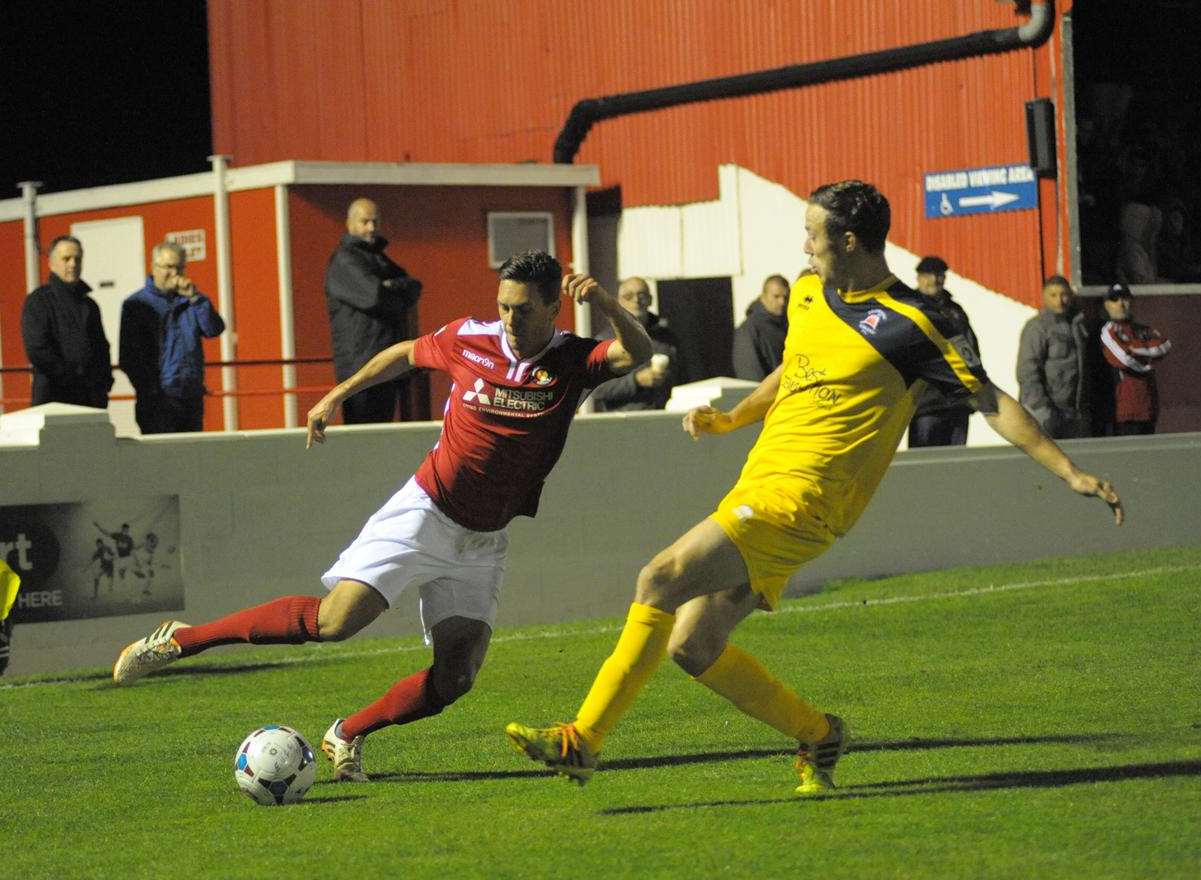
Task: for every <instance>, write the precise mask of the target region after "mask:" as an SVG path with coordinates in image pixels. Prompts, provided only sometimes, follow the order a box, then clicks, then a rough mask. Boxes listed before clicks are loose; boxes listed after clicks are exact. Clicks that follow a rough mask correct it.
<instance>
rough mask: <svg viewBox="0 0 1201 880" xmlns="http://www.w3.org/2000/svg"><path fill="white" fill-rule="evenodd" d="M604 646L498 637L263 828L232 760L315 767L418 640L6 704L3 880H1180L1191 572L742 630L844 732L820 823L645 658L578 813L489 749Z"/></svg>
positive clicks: (834, 591)
mask: <svg viewBox="0 0 1201 880" xmlns="http://www.w3.org/2000/svg"><path fill="white" fill-rule="evenodd" d="M508 589H511V590H520V589H521V585H520V584H510V585H509V587H508ZM616 632H617V622H616V621H611V620H610V621H597V622H582V623H577V624H567V625H562V626H557V627H553V628H539V629H526V630H520V631H500V632H498V633H497V637H496V639H495V642H494V644H493V647H492V650H491V653H490V656H489V660H488V663H487V665H486V666H485V668H484V670H483V672H482V673H481V675H480V677H479V680H478V681H477V684H476V689H475V690H474V691H473V692H472V693H471V694H470V695H469V696H467V697H466V698H465V699H464V700H462V701H461V702H460V703H459V704H458V705H455V706H453V707H451V708H449V709H448V710H446V711H445V712H444V713H443V714H442V715H440V716H438V717H436V718H432V719H427V720H426V721H423V722H420V723H418V724H415V725H412V726H409V727H404V728H390V729H388V730H385V731H381V732H380V733H377V734H375V735H373V736H372V737H370V738H369V739H368V741H367V745H366V750H365V765H366V769H367V770H368V772H369V773H371V774H372V776H373V782H372V783H371V784H369V785H360V786H352V785H334V784H332V783H331V782H330V771H329V766H328V763H327V762H325V760H324V758H321V759H320V760H321V766H320V768H319V772H318V780H317V784H316V785H314V786H313V788H312V790H311V791H310V792H309V795H308V797H307V798H306V799H305V801H304V802H302V803H301V804H299V805H296V806H293V807H286V808H282V809H280V808H265V807H259V806H256V805H254V804H253V803H252V802H251V801H249V800H247V799H246V798H244V797H242V796H241V795H239V794H238V792H237V788H236V786H235V784H234V781H233V775H232V760H233V753H234V749H235V748H236V747H237V745H238V743H239V742H240V741H241V739H242V737H243V736H245V735H246V733H248V732H249V731H250V730H252V729H254V728H255V727H258V726H260V725H262V724H265V723H269V722H278V723H283V724H288V725H292V726H294V727H296V728H297V729H299V730H301V731H302V732H303V733H304V734H305V735H306V736H307V737H308V738H309V739H310V741H311V742H312V743H313V744H314V745H317V742H318V740H319V738H320V736H321V734H322V733H323V732H324V730H325V728H326V726H327V725H328V724H329V722H330V720H331V719H332V718H333V717H335V716H336V715H338V714H345V713H346V712H347V711H349V710H353V709H355V708H357V707H358V706H360V705H361V704H363V703H365V702H367V701H369V700H372V699H374V698H375V697H376V696H377V695H378V694H380V693H382V692H383V691H384V690H385V689H386V688H387V687H388V686H389V685H390V683H391V682H392V681H394V680H395V679H397V678H399V677H401V676H403V675H406V674H408V673H410V672H412V671H414V670H416V669H418V668H421V667H422V666H423V665H425V664H426V663H427V662H428V653H427V652H426V650H425V649H424V648H423V647H422V646H421V645H420V644H419V643H418V642H417V641H416V640H352V641H349V642H345V643H342V644H339V645H319V646H307V647H295V648H293V647H287V648H253V649H239V650H220V649H218V650H216V651H213V652H210V653H208V654H206V655H204V656H203V657H200V658H196V659H193V660H190V661H184V662H182V663H180V664H178V665H177V666H174V667H172V668H170V669H168V670H166V671H164V672H163V673H162V674H160V675H158V676H155V677H151V678H148V679H145V680H144V681H142V682H139V683H137V684H136V685H134V686H132V687H129V688H116V687H114V686H112V684H111V683H110V681H109V680H108V674H109V673H108V670H107V669H105V670H97V669H93V670H86V671H83V672H81V673H80V674H79V675H77V676H73V677H70V678H69V679H68V680H61V679H60V680H50V679H46V678H44V677H43V678H40V679H24V680H20V679H3V680H0V733H2V734H3V743H4V754H3V760H2V762H0V765H2V766H3V768H4V773H3V781H2V782H0V827H2V828H3V831H4V838H3V840H4V846H3V849H2V850H0V865H2V866H3V875H4V876H6V877H12V878H20V880H26V878H35V877H150V876H167V877H172V878H182V877H206V878H208V877H255V878H267V877H318V876H320V877H341V878H346V877H354V876H363V877H383V876H389V877H396V878H401V880H405V878H412V877H440V878H441V877H445V878H461V877H488V878H494V877H519V878H527V880H535V878H537V880H541V878H547V877H552V876H560V877H566V876H573V877H583V878H591V877H595V878H609V877H639V878H641V877H672V878H709V877H718V876H723V877H770V878H786V877H790V878H791V877H809V876H812V877H940V878H943V877H965V878H967V877H970V878H987V877H998V878H1009V877H1021V878H1048V877H1063V878H1088V880H1099V878H1106V877H1113V878H1138V877H1157V878H1158V877H1181V878H1195V877H1198V876H1201V547H1197V548H1177V549H1169V550H1157V551H1144V552H1137V553H1123V554H1115V555H1109V556H1104V557H1088V558H1081V559H1064V560H1054V561H1048V562H1039V563H1030V564H1023V565H1010V566H994V567H990V568H971V569H957V570H952V571H943V572H934V573H928V574H922V575H912V576H906V577H898V578H891V579H888V580H879V581H853V582H841V583H837V584H833V585H831V586H830V587H829V588H828V589H827V590H826V591H824V592H823V593H821V594H819V595H816V596H810V597H806V598H804V599H800V600H791V601H788V602H786V603H785V604H784V606H783V607H782V609H781V611H780V613H777V614H774V615H765V614H757V615H755V616H754V617H752V618H751V619H750V620H748V621H747V622H746V623H745V624H744V625H743V626H742V627H741V628H740V629H739V631H738V632H737V633H736V641H737V642H738V643H739V644H741V645H742V646H744V647H746V648H747V649H749V650H751V651H753V652H754V653H756V654H757V655H758V656H759V657H760V658H762V659H763V660H764V661H765V662H766V663H767V664H768V665H769V667H771V668H772V669H773V670H774V671H775V672H776V673H777V674H778V675H780V676H781V677H782V678H784V679H785V680H787V681H788V682H790V683H791V684H793V685H794V686H796V687H797V689H798V690H799V691H800V692H801V693H803V694H804V695H806V696H808V697H809V698H810V699H812V700H813V701H814V702H815V703H817V704H818V705H819V706H821V707H822V708H824V709H827V710H829V711H835V712H837V713H839V714H841V715H843V716H844V717H845V718H846V719H847V721H848V723H849V724H850V727H851V731H852V736H853V739H852V747H851V751H850V752H848V754H847V755H846V757H844V759H843V761H842V763H841V764H840V765H839V768H838V772H837V777H836V778H837V782H838V784H839V788H838V790H837V791H836V792H834V793H831V794H830V795H827V796H823V797H821V798H817V799H798V798H795V797H793V796H792V788H793V786H794V785H795V777H794V774H793V770H792V767H791V750H790V745H789V743H788V742H786V741H784V740H782V739H781V737H780V736H779V735H778V734H776V733H775V732H774V731H772V730H770V729H768V728H766V727H764V726H762V725H760V724H758V723H757V722H754V721H752V720H750V719H748V718H746V717H744V716H742V715H740V714H739V713H738V712H737V711H735V710H734V709H733V708H732V707H730V706H728V705H727V704H725V703H724V702H723V701H721V700H720V699H718V698H716V697H715V696H714V695H713V694H711V693H710V692H709V691H707V690H706V689H705V688H704V687H702V686H700V685H698V684H696V683H694V682H692V681H690V680H689V679H688V677H687V676H686V675H684V674H683V673H682V672H680V670H678V669H677V668H675V666H674V665H673V664H671V663H670V662H667V663H664V665H663V666H662V667H661V669H660V670H659V671H658V672H657V673H656V675H655V677H654V679H653V680H652V681H651V683H650V685H649V686H648V688H647V690H646V691H645V692H644V693H643V695H642V697H641V699H640V700H639V702H638V703H636V704H635V706H634V709H633V710H632V711H631V712H630V714H629V715H628V716H627V717H626V718H625V720H624V721H623V723H622V724H621V725H620V726H619V727H618V729H617V731H616V732H615V733H614V734H613V736H611V737H610V739H609V741H608V743H607V744H606V750H605V755H604V758H605V759H606V760H605V762H604V763H603V764H602V769H601V771H600V772H598V773H597V774H596V776H595V777H594V778H593V780H592V782H591V783H590V784H589V785H588V786H587V787H585V788H583V789H580V788H577V787H575V786H573V785H571V784H569V783H568V782H566V781H565V780H563V779H560V778H558V777H553V776H550V775H549V774H548V773H546V772H543V771H542V770H540V769H539V768H537V767H535V766H534V765H533V764H531V763H529V762H528V761H527V760H526V759H524V758H523V757H521V756H520V755H518V754H516V753H515V752H513V751H512V750H511V749H510V748H509V746H508V744H507V743H506V741H505V738H504V735H503V733H502V731H503V728H504V725H505V723H506V722H508V721H511V720H520V721H522V722H525V723H544V722H551V721H555V720H567V719H568V718H569V717H570V716H571V714H572V712H573V711H574V709H575V708H576V706H577V705H578V703H579V700H580V699H581V698H582V696H583V694H584V692H585V690H586V688H587V686H588V684H589V683H590V682H591V680H592V676H593V674H594V672H595V671H596V668H597V666H598V665H599V663H600V662H601V661H602V659H603V658H604V657H605V656H606V655H607V654H608V652H609V649H610V647H611V646H612V644H613V641H614V639H615V636H616ZM16 635H17V639H16V641H15V643H14V650H16V651H20V650H21V641H20V629H19V628H18V630H17V633H16ZM119 647H120V646H118V645H114V646H113V652H114V654H115V653H116V651H117V649H118V648H119Z"/></svg>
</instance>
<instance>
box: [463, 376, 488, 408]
mask: <svg viewBox="0 0 1201 880" xmlns="http://www.w3.org/2000/svg"><path fill="white" fill-rule="evenodd" d="M463 399H464V400H475V401H478V402H479V403H480V404H481V405H482V406H489V405H491V403H492V400H491V398H489V397H488V395H487V394H485V393H484V380H483V379H476V380H475V388H474V389H473V390H471V391H464V392H463Z"/></svg>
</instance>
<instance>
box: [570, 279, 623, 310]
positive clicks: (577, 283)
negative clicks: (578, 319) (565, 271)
mask: <svg viewBox="0 0 1201 880" xmlns="http://www.w3.org/2000/svg"><path fill="white" fill-rule="evenodd" d="M562 286H563V295H564V296H569V297H571V299H572V300H573V301H574V302H578V303H586V302H595V303H596V304H597V305H601V304H602V303H604V302H605V300H608V299H612V298H613V297H612V296H611V295H610V293H609V291H607V290H605V289H604V288H603V287H601V285H600V282H599V281H597V280H596V279H595V278H593V277H592V276H591V275H579V274H573V275H564V276H563V285H562Z"/></svg>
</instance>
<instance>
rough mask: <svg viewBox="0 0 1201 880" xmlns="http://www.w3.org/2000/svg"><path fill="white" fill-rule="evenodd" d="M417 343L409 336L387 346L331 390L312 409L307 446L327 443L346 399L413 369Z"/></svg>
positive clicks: (306, 440) (306, 447)
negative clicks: (330, 426) (331, 425)
mask: <svg viewBox="0 0 1201 880" xmlns="http://www.w3.org/2000/svg"><path fill="white" fill-rule="evenodd" d="M415 345H416V340H413V339H407V340H405V341H404V342H398V343H396V344H395V345H393V346H389V347H388V348H385V349H384V350H383V351H381V352H380V353H379V354H377V355H376V356H375V357H373V358H372V359H371V360H369V361H367V363H365V364H363V366H362V367H361V368H360V369H359V371H358V372H357V373H355V374H354V375H353V376H351V377H350V378H349V379H347V380H346V381H345V382H339V383H338V384H337V385H335V386H334V387H333V388H332V389H330V391H329V393H328V394H326V395H325V396H324V397H323V398H321V399H320V400H319V401H317V403H316V405H314V406H313V408H312V409H311V410H309V415H308V428H309V430H308V436H307V437H306V438H305V443H304V448H305V449H311V448H312V446H313V443H324V442H325V426H326V425H328V424H329V423H330V420H331V419H332V418H333V417H334V413H336V412H337V411H338V406H339V405H340V404H341V403H342V401H343V400H345V399H346V398H348V397H350V395H352V394H354V393H355V392H356V391H362V390H363V389H364V388H370V387H371V386H372V385H379V384H380V383H382V382H390V381H391V380H393V379H396V378H399V377H400V376H403V375H404V374H405V373H407V372H409V371H410V370H411V369H413V367H414V366H416V365H415V364H414V363H413V349H414V347H415Z"/></svg>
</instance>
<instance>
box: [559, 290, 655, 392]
mask: <svg viewBox="0 0 1201 880" xmlns="http://www.w3.org/2000/svg"><path fill="white" fill-rule="evenodd" d="M562 289H563V295H564V296H566V297H569V298H570V299H571V300H572V301H573V302H578V303H589V302H593V303H596V306H597V308H599V309H600V310H601V311H602V312H604V313H605V317H606V318H608V319H609V323H610V324H612V325H613V335H614V336H615V337H616V341H615V342H614V343H613V344H612V345H610V346H609V353H608V355H607V356H606V360H608V362H609V367H610V369H612V370H613V371H614V372H615V373H628V372H629V371H630V370H632V369H634V367H636V366H638V365H639V364H644V363H646V362H647V361H649V360H650V359H651V355H652V354H654V349H653V348H652V347H651V338H650V337H649V336H647V335H646V330H644V329H643V327H642V325H641V324H640V323H638V321H637V319H635V318H634V316H633V315H631V314H630V313H629V312H627V311H626V310H625V309H623V308H622V307H621V304H620V303H618V302H617V297H615V296H613V294H611V293H609V291H607V290H605V289H604V288H603V287H601V286H600V284H599V283H598V282H597V280H596V279H595V278H593V277H592V276H591V275H578V274H577V275H564V276H563V285H562Z"/></svg>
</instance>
